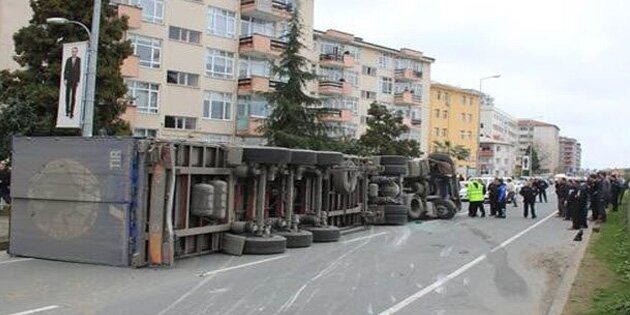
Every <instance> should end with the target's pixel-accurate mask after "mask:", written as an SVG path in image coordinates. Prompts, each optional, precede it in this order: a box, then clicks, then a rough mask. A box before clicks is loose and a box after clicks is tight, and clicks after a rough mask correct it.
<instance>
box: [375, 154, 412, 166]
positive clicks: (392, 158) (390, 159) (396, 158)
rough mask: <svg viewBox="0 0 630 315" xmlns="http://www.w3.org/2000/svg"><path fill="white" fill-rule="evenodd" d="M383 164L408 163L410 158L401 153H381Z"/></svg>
mask: <svg viewBox="0 0 630 315" xmlns="http://www.w3.org/2000/svg"><path fill="white" fill-rule="evenodd" d="M380 161H381V165H407V161H409V159H408V158H406V157H404V156H401V155H381V156H380Z"/></svg>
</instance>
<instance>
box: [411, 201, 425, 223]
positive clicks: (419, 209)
mask: <svg viewBox="0 0 630 315" xmlns="http://www.w3.org/2000/svg"><path fill="white" fill-rule="evenodd" d="M425 209H426V207H425V206H424V203H423V202H422V199H420V198H419V197H418V196H414V197H413V198H412V199H411V205H410V207H409V219H411V220H418V219H420V218H421V217H422V214H423V213H424V211H425Z"/></svg>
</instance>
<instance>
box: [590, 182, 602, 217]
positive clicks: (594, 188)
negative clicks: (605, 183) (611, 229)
mask: <svg viewBox="0 0 630 315" xmlns="http://www.w3.org/2000/svg"><path fill="white" fill-rule="evenodd" d="M587 186H588V195H589V198H590V202H591V207H590V208H591V213H592V214H591V220H592V221H597V220H599V219H600V212H601V211H600V205H601V204H602V202H600V200H601V194H602V185H601V182H600V180H599V178H598V176H597V175H595V174H591V176H589V178H588V182H587Z"/></svg>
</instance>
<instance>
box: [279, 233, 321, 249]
mask: <svg viewBox="0 0 630 315" xmlns="http://www.w3.org/2000/svg"><path fill="white" fill-rule="evenodd" d="M275 234H276V235H280V236H282V237H284V238H286V239H287V248H302V247H309V246H311V244H313V233H311V232H309V231H305V230H300V231H297V232H288V231H285V232H277V233H275Z"/></svg>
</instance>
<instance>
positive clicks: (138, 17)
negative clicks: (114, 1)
mask: <svg viewBox="0 0 630 315" xmlns="http://www.w3.org/2000/svg"><path fill="white" fill-rule="evenodd" d="M123 16H126V17H127V25H128V26H129V29H138V28H140V27H141V26H142V9H141V8H140V7H137V6H132V5H127V4H118V17H120V18H122V17H123Z"/></svg>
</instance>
